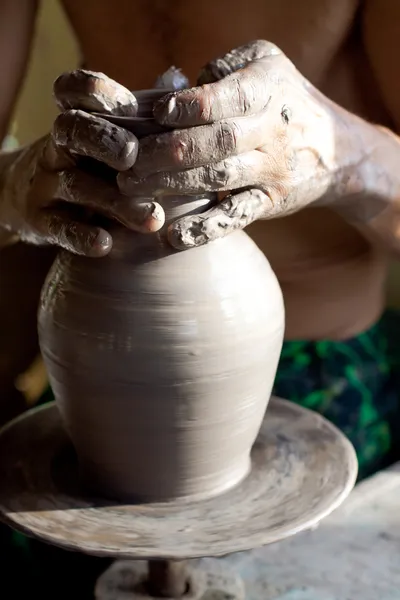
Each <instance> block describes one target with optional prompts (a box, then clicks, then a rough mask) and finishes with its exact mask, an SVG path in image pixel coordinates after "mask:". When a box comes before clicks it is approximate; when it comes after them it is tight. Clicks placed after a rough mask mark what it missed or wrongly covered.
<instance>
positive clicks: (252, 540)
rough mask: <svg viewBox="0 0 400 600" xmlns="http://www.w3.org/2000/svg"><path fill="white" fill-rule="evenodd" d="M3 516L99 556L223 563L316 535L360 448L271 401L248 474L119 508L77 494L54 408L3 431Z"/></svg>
mask: <svg viewBox="0 0 400 600" xmlns="http://www.w3.org/2000/svg"><path fill="white" fill-rule="evenodd" d="M0 455H1V456H2V461H1V464H0V481H1V482H2V485H1V487H0V515H1V516H2V518H3V519H4V520H5V521H6V522H7V523H8V524H9V525H11V526H12V527H13V528H14V529H18V530H20V531H22V532H24V533H27V534H28V535H30V536H33V537H36V538H38V539H40V540H42V541H44V542H48V543H51V544H54V545H57V546H61V547H63V548H66V549H69V550H75V551H81V552H85V553H87V554H93V555H97V556H107V557H119V558H136V559H151V558H155V559H161V558H164V559H184V558H198V557H202V556H223V555H226V554H230V553H233V552H240V551H244V550H249V549H252V548H256V547H259V546H263V545H266V544H269V543H272V542H275V541H278V540H280V539H283V538H285V537H288V536H291V535H293V534H295V533H298V532H299V531H302V530H304V529H308V528H310V527H312V526H314V525H315V524H317V523H318V522H319V521H320V520H321V519H323V518H324V517H326V516H327V515H328V514H330V513H331V512H332V511H333V510H334V509H335V508H337V507H338V506H339V505H340V504H341V503H342V502H343V500H344V499H345V498H346V497H347V495H348V494H349V493H350V491H351V490H352V488H353V486H354V483H355V480H356V475H357V459H356V456H355V452H354V449H353V447H352V445H351V444H350V442H349V441H348V440H347V439H346V438H345V437H344V435H343V434H342V433H341V432H340V431H339V430H338V429H336V427H334V426H333V425H331V424H330V423H329V422H328V421H326V420H325V419H324V418H323V417H321V416H320V415H318V414H316V413H314V412H311V411H309V410H306V409H304V408H301V407H299V406H297V405H295V404H293V403H291V402H287V401H285V400H279V399H276V398H273V399H271V402H270V404H269V407H268V410H267V414H266V418H265V419H264V422H263V425H262V427H261V430H260V433H259V436H258V438H257V441H256V443H255V444H254V447H253V451H252V469H251V472H250V474H249V475H248V476H247V477H246V478H245V479H244V480H243V481H242V483H240V484H239V485H237V486H236V487H235V488H233V489H231V490H230V491H228V492H226V493H225V494H221V495H220V496H217V497H215V498H210V499H208V500H204V501H199V502H191V501H187V502H185V501H179V502H171V503H159V504H136V505H133V504H130V505H121V504H117V503H111V502H106V501H104V500H102V499H98V498H89V497H87V496H85V495H84V494H83V493H82V490H81V489H80V488H79V478H78V468H77V461H76V457H75V454H74V452H73V450H72V447H71V444H70V443H69V440H68V438H67V436H66V434H65V432H64V429H63V426H62V422H61V418H60V415H59V412H58V409H57V407H56V406H55V404H48V405H45V406H42V407H39V408H36V409H33V410H31V411H28V412H27V413H25V414H24V415H23V416H21V417H18V418H17V419H15V420H14V421H12V422H11V423H10V424H8V425H7V426H6V427H4V428H3V429H2V430H1V431H0Z"/></svg>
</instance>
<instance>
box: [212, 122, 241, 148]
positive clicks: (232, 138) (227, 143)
mask: <svg viewBox="0 0 400 600" xmlns="http://www.w3.org/2000/svg"><path fill="white" fill-rule="evenodd" d="M239 135H240V128H239V126H238V125H237V123H235V121H220V122H219V123H217V125H216V130H215V137H216V145H217V148H218V149H219V150H222V152H223V154H225V155H229V154H233V153H234V152H235V151H236V149H237V146H238V138H239Z"/></svg>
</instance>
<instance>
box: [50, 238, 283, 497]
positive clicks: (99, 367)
mask: <svg viewBox="0 0 400 600" xmlns="http://www.w3.org/2000/svg"><path fill="white" fill-rule="evenodd" d="M283 331H284V308H283V301H282V294H281V290H280V287H279V285H278V282H277V280H276V277H275V275H274V273H273V272H272V270H271V268H270V266H269V263H268V261H267V260H266V258H265V257H264V255H263V254H262V252H261V251H260V250H259V249H258V248H257V246H256V245H255V244H254V243H253V241H252V240H251V239H250V238H249V237H248V236H247V235H246V234H245V233H243V232H237V233H234V234H231V235H230V236H227V237H226V238H224V239H221V240H218V241H215V242H212V243H210V244H208V245H205V246H202V247H199V248H194V249H191V250H188V251H184V252H176V251H174V250H173V249H171V247H170V246H169V245H168V243H167V242H166V241H165V239H164V238H163V235H162V234H156V235H154V234H153V235H148V236H145V235H138V234H134V233H132V232H127V231H124V230H121V231H119V232H118V233H117V234H116V235H115V236H114V247H113V250H112V252H111V254H110V255H109V256H108V257H106V258H103V259H99V260H96V259H85V258H81V257H77V256H73V255H70V254H68V253H65V252H63V253H60V255H59V256H58V258H57V259H56V261H55V263H54V265H53V267H52V269H51V271H50V273H49V276H48V278H47V282H46V284H45V286H44V288H43V292H42V299H41V305H40V310H39V337H40V344H41V350H42V354H43V357H44V360H45V363H46V366H47V369H48V373H49V378H50V382H51V385H52V388H53V391H54V394H55V397H56V401H57V403H58V406H59V409H60V411H61V414H62V417H63V419H64V423H65V426H66V428H67V431H68V432H69V435H70V437H71V439H72V442H73V444H74V446H75V449H76V451H77V455H78V459H79V463H80V468H81V473H82V477H83V480H84V483H85V484H86V485H87V486H89V487H90V489H91V491H94V492H96V493H97V494H100V495H102V496H104V497H108V498H112V499H116V500H119V501H142V502H143V501H153V502H154V501H168V500H172V499H177V498H182V497H192V498H196V499H197V498H207V497H210V496H213V495H216V494H218V493H221V492H223V491H225V490H227V489H229V488H230V487H232V486H234V485H236V484H237V483H238V482H240V481H241V480H242V479H243V478H244V477H245V476H246V474H247V473H248V471H249V468H250V452H251V448H252V445H253V443H254V441H255V438H256V436H257V433H258V431H259V428H260V425H261V422H262V419H263V417H264V413H265V410H266V407H267V403H268V400H269V397H270V394H271V389H272V386H273V382H274V377H275V372H276V368H277V364H278V360H279V356H280V351H281V347H282V340H283Z"/></svg>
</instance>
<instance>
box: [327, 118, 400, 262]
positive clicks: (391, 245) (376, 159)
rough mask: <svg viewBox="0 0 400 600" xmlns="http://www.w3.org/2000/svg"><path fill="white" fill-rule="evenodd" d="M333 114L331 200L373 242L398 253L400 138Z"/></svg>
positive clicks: (399, 233) (361, 120)
mask: <svg viewBox="0 0 400 600" xmlns="http://www.w3.org/2000/svg"><path fill="white" fill-rule="evenodd" d="M334 110H335V153H336V156H337V159H336V163H337V164H336V170H335V173H334V175H333V181H332V186H331V189H330V190H329V192H328V193H327V202H328V203H329V205H330V206H331V208H333V209H334V210H336V211H337V212H339V213H340V214H341V215H342V216H343V217H344V218H345V219H346V220H347V221H348V222H350V223H351V224H352V225H354V226H355V227H356V228H357V229H359V230H360V231H361V232H362V233H363V235H365V236H366V237H367V238H369V239H370V240H371V241H373V242H377V243H379V244H380V245H382V246H384V247H385V248H386V249H387V250H389V251H392V252H395V253H396V254H398V255H400V138H399V137H398V136H397V135H395V134H394V133H393V132H392V131H390V130H389V129H386V128H384V127H381V126H378V125H373V124H371V123H368V122H366V121H364V120H363V119H361V118H359V117H356V116H355V115H352V114H350V113H348V112H347V111H344V110H343V109H341V108H339V107H336V108H335V109H334Z"/></svg>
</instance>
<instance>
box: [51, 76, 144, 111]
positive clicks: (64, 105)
mask: <svg viewBox="0 0 400 600" xmlns="http://www.w3.org/2000/svg"><path fill="white" fill-rule="evenodd" d="M53 91H54V95H55V98H56V102H57V105H58V106H59V107H60V108H61V110H63V111H64V110H68V109H71V108H73V109H80V110H85V111H89V112H103V113H108V114H111V115H119V116H126V117H135V116H136V114H137V111H138V103H137V101H136V98H135V96H134V95H133V94H132V93H131V92H130V91H129V90H127V89H126V88H125V87H124V86H122V85H120V84H119V83H117V82H116V81H114V80H113V79H110V78H109V77H107V76H106V75H104V73H95V72H93V71H85V70H83V69H78V70H77V71H72V72H70V73H64V74H63V75H60V77H58V78H57V79H56V80H55V82H54V85H53Z"/></svg>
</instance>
